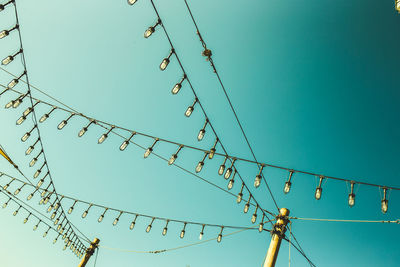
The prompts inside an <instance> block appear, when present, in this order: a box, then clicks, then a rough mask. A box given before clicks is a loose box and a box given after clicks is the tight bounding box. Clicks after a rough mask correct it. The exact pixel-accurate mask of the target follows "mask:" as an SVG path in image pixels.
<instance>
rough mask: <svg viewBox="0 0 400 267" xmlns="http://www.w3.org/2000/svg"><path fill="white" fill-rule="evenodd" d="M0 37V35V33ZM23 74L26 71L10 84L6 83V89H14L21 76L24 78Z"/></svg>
mask: <svg viewBox="0 0 400 267" xmlns="http://www.w3.org/2000/svg"><path fill="white" fill-rule="evenodd" d="M0 35H1V33H0ZM0 39H1V38H0ZM25 74H26V71H24V72H23V73H22V74H21V75H20V76H19V77H18V78H16V79H12V80H11V82H9V83H8V85H7V87H8V88H10V89H12V88H14V87H15V86H16V85H17V84H18V82H19V79H21V78H22V76H24V75H25Z"/></svg>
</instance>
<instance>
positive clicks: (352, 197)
mask: <svg viewBox="0 0 400 267" xmlns="http://www.w3.org/2000/svg"><path fill="white" fill-rule="evenodd" d="M348 203H349V206H350V207H353V206H354V204H355V203H356V194H354V182H353V181H351V182H350V194H349V198H348Z"/></svg>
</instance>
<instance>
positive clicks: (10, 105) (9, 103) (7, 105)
mask: <svg viewBox="0 0 400 267" xmlns="http://www.w3.org/2000/svg"><path fill="white" fill-rule="evenodd" d="M13 103H14V100H11V101H10V102H8V103H7V104H6V105H5V106H4V108H5V109H7V108H11V107H12V105H13Z"/></svg>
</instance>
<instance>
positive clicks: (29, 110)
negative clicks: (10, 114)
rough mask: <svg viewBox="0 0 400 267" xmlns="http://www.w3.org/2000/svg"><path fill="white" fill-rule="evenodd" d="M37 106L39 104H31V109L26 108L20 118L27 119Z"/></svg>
mask: <svg viewBox="0 0 400 267" xmlns="http://www.w3.org/2000/svg"><path fill="white" fill-rule="evenodd" d="M21 102H22V100H21ZM37 104H39V102H36V103H35V104H33V106H32V107H28V108H27V109H25V111H24V112H23V113H22V116H25V117H27V116H28V115H29V114H30V113H31V112H32V111H33V109H34V108H35V107H36V105H37Z"/></svg>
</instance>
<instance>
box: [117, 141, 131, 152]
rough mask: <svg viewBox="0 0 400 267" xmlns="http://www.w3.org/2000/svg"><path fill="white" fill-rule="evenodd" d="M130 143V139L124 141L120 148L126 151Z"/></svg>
mask: <svg viewBox="0 0 400 267" xmlns="http://www.w3.org/2000/svg"><path fill="white" fill-rule="evenodd" d="M128 145H129V142H128V141H124V142H123V143H122V145H121V146H120V147H119V150H121V151H124V150H125V148H126V147H127V146H128Z"/></svg>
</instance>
